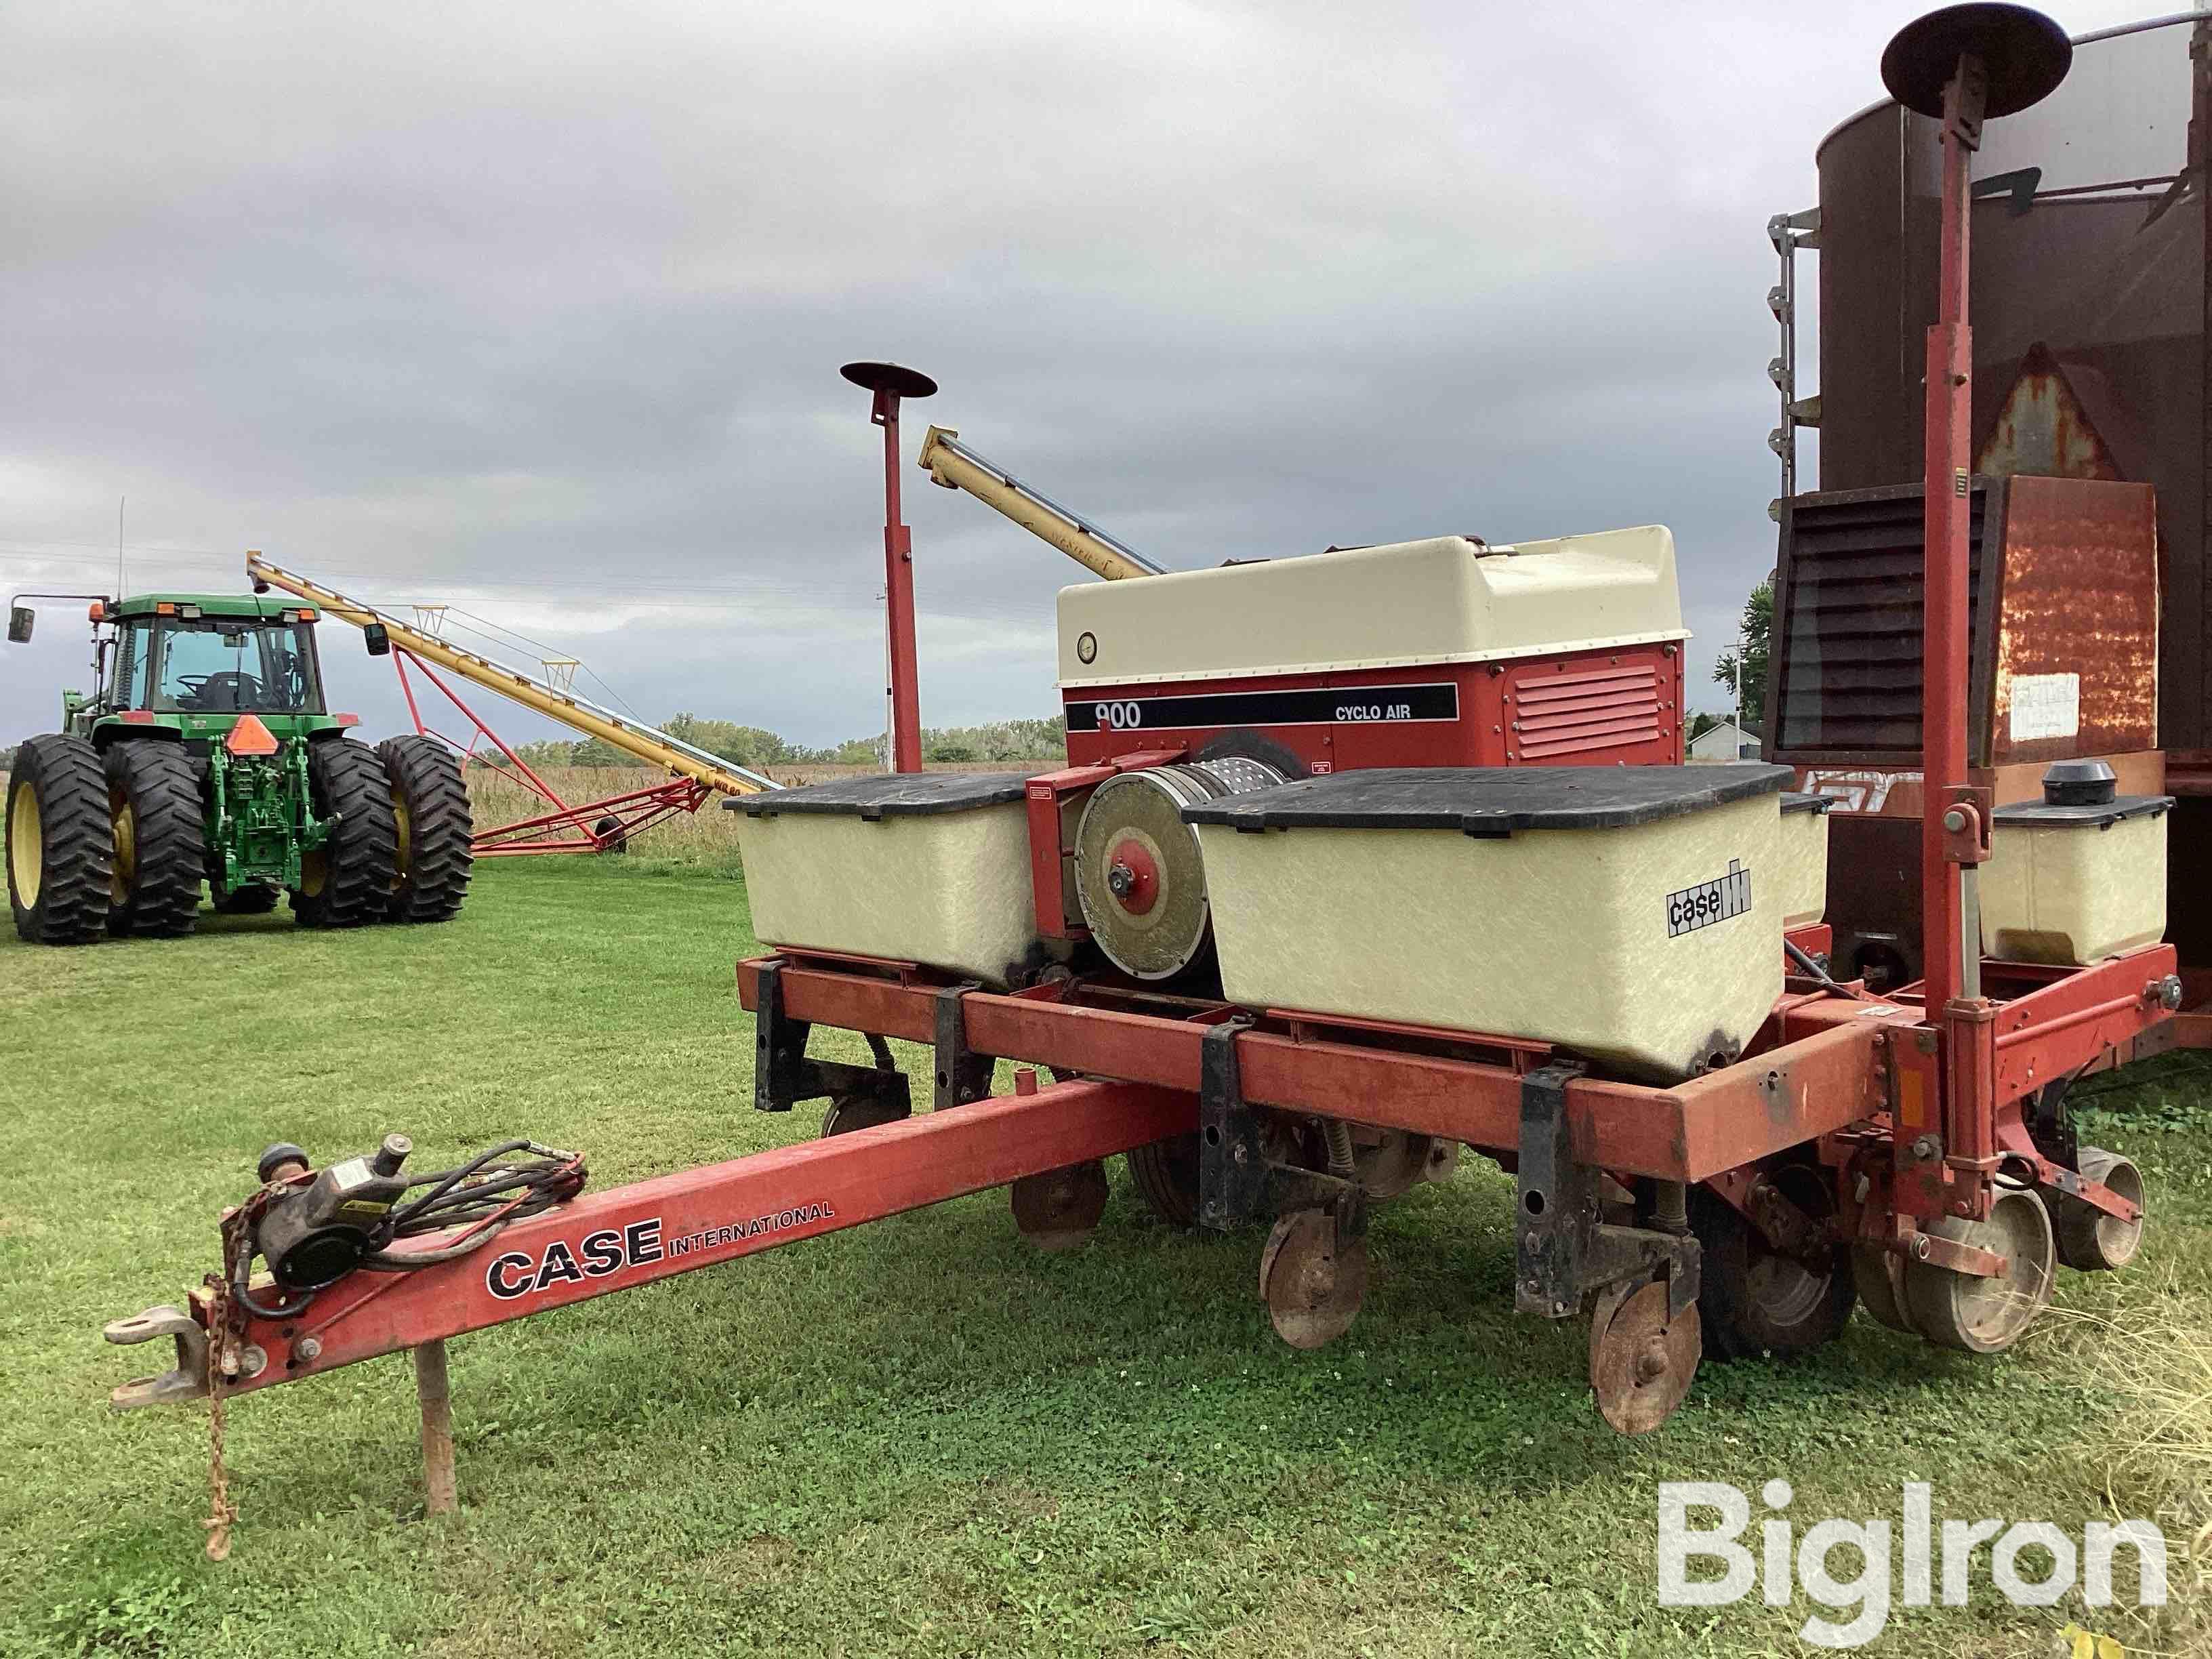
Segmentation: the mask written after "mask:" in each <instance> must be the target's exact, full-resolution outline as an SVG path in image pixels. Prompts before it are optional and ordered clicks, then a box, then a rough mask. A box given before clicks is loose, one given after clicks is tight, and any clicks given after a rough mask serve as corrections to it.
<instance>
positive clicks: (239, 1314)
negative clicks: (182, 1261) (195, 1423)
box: [201, 1186, 283, 1561]
mask: <svg viewBox="0 0 2212 1659" xmlns="http://www.w3.org/2000/svg"><path fill="white" fill-rule="evenodd" d="M273 1190H274V1191H281V1190H283V1188H282V1187H281V1186H279V1187H277V1188H275V1189H273ZM272 1195H273V1191H272V1188H268V1187H264V1188H262V1189H261V1190H260V1191H259V1192H258V1193H256V1194H254V1195H253V1196H252V1198H250V1199H248V1200H246V1202H245V1203H243V1204H241V1205H238V1206H235V1207H234V1208H231V1209H228V1210H225V1211H224V1212H223V1215H222V1272H221V1273H210V1274H209V1275H208V1276H207V1286H208V1354H207V1385H208V1518H207V1519H206V1520H205V1521H204V1522H202V1523H201V1524H202V1525H204V1526H205V1527H206V1528H207V1533H208V1541H207V1557H208V1559H209V1560H210V1561H223V1560H228V1559H229V1557H230V1528H231V1523H232V1522H234V1521H236V1520H237V1519H238V1506H237V1505H236V1504H233V1503H232V1502H231V1501H230V1471H229V1470H228V1468H225V1467H224V1466H223V1461H222V1428H223V1410H222V1394H223V1389H224V1386H225V1385H226V1384H227V1383H229V1381H230V1372H231V1367H232V1365H233V1364H235V1363H236V1361H234V1358H233V1355H234V1353H235V1352H236V1346H235V1345H236V1341H237V1339H238V1338H239V1337H240V1336H241V1335H242V1334H244V1333H245V1329H246V1310H244V1309H243V1308H240V1307H239V1306H237V1305H236V1304H234V1302H233V1301H232V1300H231V1295H230V1287H231V1285H232V1284H233V1283H234V1282H235V1283H239V1284H243V1283H245V1281H246V1269H247V1267H249V1266H250V1265H251V1263H252V1252H253V1244H252V1238H253V1223H254V1221H255V1219H256V1218H258V1216H259V1214H260V1212H262V1211H263V1210H264V1209H265V1208H266V1207H267V1206H268V1204H269V1200H270V1198H271V1197H272Z"/></svg>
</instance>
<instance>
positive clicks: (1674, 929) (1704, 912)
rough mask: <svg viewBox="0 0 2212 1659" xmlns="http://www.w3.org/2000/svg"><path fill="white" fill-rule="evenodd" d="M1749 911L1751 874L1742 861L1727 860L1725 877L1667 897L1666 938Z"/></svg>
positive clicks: (1690, 931)
mask: <svg viewBox="0 0 2212 1659" xmlns="http://www.w3.org/2000/svg"><path fill="white" fill-rule="evenodd" d="M1750 908H1751V872H1750V871H1748V870H1747V869H1745V868H1744V867H1743V861H1742V860H1741V859H1730V860H1729V867H1728V874H1726V875H1724V876H1716V877H1714V878H1713V879H1712V880H1711V881H1701V882H1699V884H1697V885H1696V886H1695V887H1685V888H1683V889H1682V890H1681V891H1680V892H1678V893H1669V894H1668V895H1667V937H1668V939H1674V938H1675V937H1677V936H1678V935H1680V934H1682V933H1695V932H1696V931H1697V930H1698V929H1699V928H1700V927H1711V926H1712V925H1713V924H1714V923H1715V922H1717V921H1727V920H1728V919H1729V917H1730V916H1740V915H1742V914H1743V913H1744V912H1745V911H1747V910H1748V909H1750Z"/></svg>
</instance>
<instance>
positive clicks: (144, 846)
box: [107, 738, 207, 939]
mask: <svg viewBox="0 0 2212 1659" xmlns="http://www.w3.org/2000/svg"><path fill="white" fill-rule="evenodd" d="M107 812H108V821H109V829H110V833H111V834H112V836H113V837H114V844H115V870H114V877H113V879H112V881H111V882H110V883H109V885H108V900H107V931H108V932H109V933H112V934H114V935H115V937H116V938H118V939H131V938H134V937H135V938H138V939H182V938H183V937H184V936H185V934H187V933H191V931H192V927H193V925H194V924H195V923H196V922H197V921H198V919H199V913H200V884H201V882H202V881H203V880H204V878H205V876H206V873H207V838H206V811H205V809H204V807H203V806H202V805H201V804H200V781H199V775H198V773H197V772H196V771H195V770H194V769H193V768H192V757H191V756H190V755H188V754H186V753H185V750H184V748H183V746H182V745H181V744H174V743H171V742H168V741H167V739H164V738H131V739H127V740H125V741H123V742H120V743H116V744H111V745H110V746H109V748H108V750H107ZM125 814H128V817H127V818H126V817H125ZM125 823H128V824H129V825H130V826H131V827H130V829H129V830H128V832H127V833H126V831H125V827H124V826H125Z"/></svg>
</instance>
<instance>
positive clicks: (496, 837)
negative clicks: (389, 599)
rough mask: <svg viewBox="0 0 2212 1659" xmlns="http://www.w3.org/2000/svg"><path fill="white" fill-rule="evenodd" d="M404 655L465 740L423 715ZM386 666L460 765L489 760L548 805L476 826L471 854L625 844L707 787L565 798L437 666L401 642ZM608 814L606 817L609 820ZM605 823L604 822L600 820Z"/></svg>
mask: <svg viewBox="0 0 2212 1659" xmlns="http://www.w3.org/2000/svg"><path fill="white" fill-rule="evenodd" d="M410 663H412V664H413V665H414V666H415V671H416V673H418V674H420V675H422V678H424V679H425V680H428V682H429V683H430V684H431V685H432V686H433V687H435V689H436V690H438V691H439V692H440V693H441V694H442V695H443V696H444V697H445V699H446V701H447V702H450V703H451V704H453V707H454V708H456V709H458V710H459V713H460V715H461V718H462V719H464V720H466V721H468V723H469V726H470V728H471V730H470V733H469V740H468V741H467V742H466V743H463V742H461V741H460V740H459V738H455V737H453V736H452V735H451V734H450V733H448V732H441V731H440V730H438V728H437V727H435V726H432V725H431V724H430V723H429V722H428V720H424V719H423V717H422V708H421V706H420V705H419V704H418V703H417V702H416V700H415V687H414V684H413V683H412V682H410V680H409V679H408V678H407V667H408V665H409V664H410ZM392 668H393V670H394V671H396V672H397V673H398V676H399V691H400V695H401V696H404V697H405V698H406V699H407V714H408V717H409V718H410V719H411V720H413V721H414V722H415V729H416V731H417V732H421V733H422V735H423V736H425V737H430V738H437V739H438V741H439V742H441V743H442V744H445V745H446V746H447V748H449V749H451V750H453V751H454V753H455V754H457V755H459V757H460V760H461V764H462V765H463V766H464V767H466V766H468V765H470V764H471V763H475V764H477V765H480V766H484V767H488V768H489V769H490V770H492V771H494V772H495V773H497V774H498V775H500V776H501V777H503V778H505V779H506V780H507V781H508V782H510V783H513V784H515V785H517V786H519V787H521V788H524V789H526V790H528V791H529V792H530V793H532V794H533V795H536V796H537V797H538V799H540V800H542V801H544V802H545V803H546V805H549V806H550V807H551V808H552V809H553V810H552V811H550V812H543V813H539V814H538V816H536V817H526V818H517V819H516V820H514V821H513V823H502V824H496V825H495V826H493V827H492V828H490V829H479V830H477V832H476V833H475V835H474V836H472V837H471V851H473V852H474V853H475V854H476V856H477V857H478V858H480V859H482V858H515V857H519V856H522V855H524V854H533V853H604V852H605V851H607V850H608V849H609V848H617V847H621V846H623V845H624V844H626V843H627V842H629V838H630V837H631V836H635V835H636V834H638V833H639V832H640V831H641V830H645V829H651V828H653V825H655V824H657V823H665V822H666V821H667V820H668V819H670V818H672V817H676V816H677V815H678V814H679V813H683V812H696V811H698V810H699V808H700V807H701V806H702V805H703V804H704V803H705V802H706V800H707V799H708V797H709V796H710V795H712V794H713V793H714V791H713V790H711V789H709V788H708V787H707V786H706V785H705V784H703V783H701V782H699V781H697V780H696V779H693V778H671V779H669V780H668V781H666V782H665V783H654V784H648V785H647V786H646V787H644V788H642V789H632V790H629V791H626V792H624V793H622V794H618V795H607V796H603V797H601V798H600V799H596V800H588V801H581V802H578V803H576V804H574V805H571V804H570V803H568V801H565V800H563V799H562V798H561V795H560V793H559V792H558V791H557V790H556V789H555V788H554V787H553V786H552V785H551V784H550V783H548V782H546V781H545V780H544V779H543V778H541V777H539V776H538V774H537V773H536V772H535V771H533V770H532V769H531V766H530V763H528V762H527V761H526V760H524V759H523V758H522V757H521V756H520V755H518V754H516V753H515V752H514V750H513V749H512V748H510V747H509V746H508V745H507V740H506V739H505V738H501V736H500V735H499V733H498V732H495V731H493V730H492V728H491V727H490V726H488V725H487V724H485V722H484V720H483V718H482V717H481V716H480V715H478V714H477V712H476V711H475V710H474V709H472V708H470V707H469V706H468V704H467V703H465V702H462V701H461V698H460V694H459V693H458V692H457V691H455V690H453V687H452V686H450V685H448V684H446V682H445V681H444V680H442V679H441V678H438V676H437V674H436V672H435V671H434V670H433V669H432V668H431V667H430V665H428V663H426V662H424V661H423V660H422V659H421V658H419V657H416V656H415V655H414V654H413V653H410V652H409V651H407V650H406V649H405V648H404V647H400V646H397V645H395V646H393V647H392ZM478 744H486V745H489V750H497V751H498V753H499V754H500V756H501V757H502V758H503V760H504V762H505V764H501V762H500V761H495V760H493V759H492V758H491V756H490V754H489V752H488V750H480V749H479V748H478V746H477V745H478ZM609 820H611V821H612V822H611V823H609ZM603 824H605V826H606V827H605V828H601V827H600V826H601V825H603Z"/></svg>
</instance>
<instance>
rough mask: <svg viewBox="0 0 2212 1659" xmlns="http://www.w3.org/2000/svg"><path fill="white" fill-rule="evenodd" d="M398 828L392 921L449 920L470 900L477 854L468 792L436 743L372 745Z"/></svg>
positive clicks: (414, 739)
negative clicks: (379, 763) (390, 795)
mask: <svg viewBox="0 0 2212 1659" xmlns="http://www.w3.org/2000/svg"><path fill="white" fill-rule="evenodd" d="M376 754H377V758H378V759H379V760H380V761H381V762H383V763H384V777H385V781H386V785H387V787H389V788H390V789H391V792H392V814H393V817H394V818H395V820H396V822H397V825H398V844H399V873H398V877H397V878H396V879H395V880H394V881H393V882H392V902H391V908H390V911H389V913H388V915H389V917H390V919H391V920H392V921H452V920H453V917H454V916H455V915H457V914H459V910H460V908H461V901H462V900H463V899H465V898H466V897H467V896H468V891H469V866H470V864H471V861H472V860H474V858H475V856H476V854H475V853H474V851H473V850H472V837H473V836H475V833H476V825H475V823H474V821H473V820H472V819H471V817H470V816H469V787H468V784H467V782H466V781H465V780H464V779H463V778H462V776H461V766H460V763H459V761H457V760H455V759H454V758H453V750H450V749H448V748H447V747H446V745H445V744H441V743H440V742H439V741H438V740H437V739H436V738H426V737H422V736H420V735H419V734H418V735H416V736H411V737H404V738H386V739H385V740H384V741H383V742H382V743H380V744H377V745H376Z"/></svg>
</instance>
